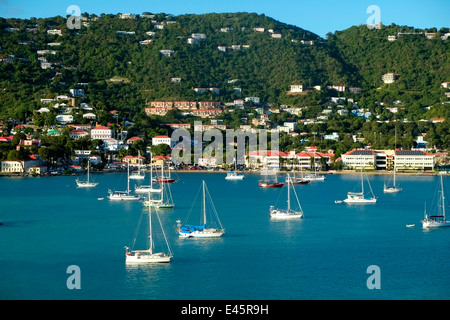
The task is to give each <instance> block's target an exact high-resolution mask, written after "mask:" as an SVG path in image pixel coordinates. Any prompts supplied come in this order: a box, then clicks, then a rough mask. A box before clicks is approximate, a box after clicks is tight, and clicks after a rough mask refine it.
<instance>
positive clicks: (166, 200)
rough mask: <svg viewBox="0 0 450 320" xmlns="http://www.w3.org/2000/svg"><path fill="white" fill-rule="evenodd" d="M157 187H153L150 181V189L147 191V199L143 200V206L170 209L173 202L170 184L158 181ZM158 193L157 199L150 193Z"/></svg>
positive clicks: (162, 172) (162, 170) (162, 173)
mask: <svg viewBox="0 0 450 320" xmlns="http://www.w3.org/2000/svg"><path fill="white" fill-rule="evenodd" d="M161 176H162V177H163V176H164V166H162V167H161ZM159 186H160V187H159V189H153V182H152V183H151V191H150V193H149V198H148V201H144V206H152V207H155V208H158V209H172V208H173V207H174V206H175V204H174V203H173V199H172V192H171V191H170V185H169V184H168V183H167V182H159ZM154 193H159V194H160V196H159V199H153V197H152V194H154Z"/></svg>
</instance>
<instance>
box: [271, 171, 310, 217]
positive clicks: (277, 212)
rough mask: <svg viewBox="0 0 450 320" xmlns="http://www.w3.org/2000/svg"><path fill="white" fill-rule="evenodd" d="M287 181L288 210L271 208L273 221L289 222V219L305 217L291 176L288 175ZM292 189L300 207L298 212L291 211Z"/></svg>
mask: <svg viewBox="0 0 450 320" xmlns="http://www.w3.org/2000/svg"><path fill="white" fill-rule="evenodd" d="M286 181H287V184H288V188H287V190H288V194H287V209H279V208H275V207H274V206H270V208H269V214H270V217H271V218H272V219H283V220H287V219H300V218H301V217H303V210H302V208H301V205H300V201H299V200H298V197H297V193H296V192H295V188H294V186H293V185H292V179H291V178H290V177H289V174H288V175H287V179H286ZM291 187H292V190H293V191H294V195H295V198H296V199H297V203H298V207H299V209H298V210H292V209H291V193H290V190H291Z"/></svg>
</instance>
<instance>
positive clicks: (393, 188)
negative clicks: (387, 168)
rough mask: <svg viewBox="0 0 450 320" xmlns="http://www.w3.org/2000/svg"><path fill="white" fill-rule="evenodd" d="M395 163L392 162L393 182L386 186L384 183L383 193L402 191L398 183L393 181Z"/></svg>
mask: <svg viewBox="0 0 450 320" xmlns="http://www.w3.org/2000/svg"><path fill="white" fill-rule="evenodd" d="M395 171H396V170H395V164H394V179H393V184H392V186H388V185H386V183H385V184H384V187H383V191H384V193H397V192H400V191H402V188H400V187H399V186H398V185H396V183H395Z"/></svg>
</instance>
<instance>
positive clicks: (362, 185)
mask: <svg viewBox="0 0 450 320" xmlns="http://www.w3.org/2000/svg"><path fill="white" fill-rule="evenodd" d="M362 167H363V165H362V162H361V193H362V194H363V195H364V180H363V170H362Z"/></svg>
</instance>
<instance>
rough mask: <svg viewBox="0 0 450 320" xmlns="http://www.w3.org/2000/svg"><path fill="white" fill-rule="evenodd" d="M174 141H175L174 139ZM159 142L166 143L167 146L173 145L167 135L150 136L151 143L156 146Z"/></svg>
mask: <svg viewBox="0 0 450 320" xmlns="http://www.w3.org/2000/svg"><path fill="white" fill-rule="evenodd" d="M174 143H175V141H174ZM160 144H167V145H168V146H169V147H171V148H172V147H173V143H172V141H171V139H170V137H169V136H155V137H153V138H152V145H153V146H157V145H160Z"/></svg>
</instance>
